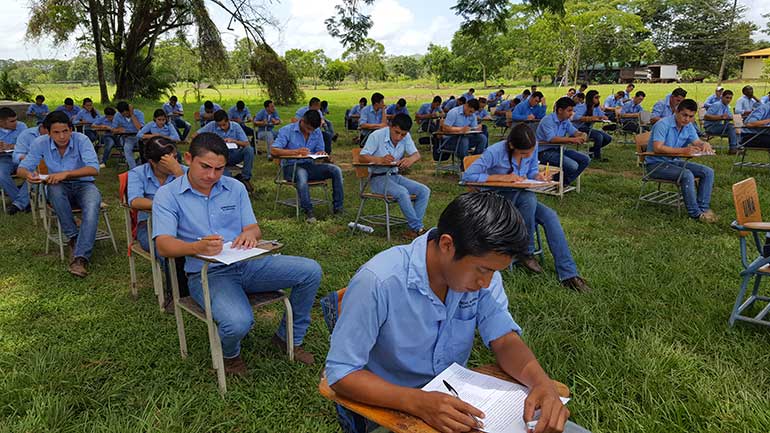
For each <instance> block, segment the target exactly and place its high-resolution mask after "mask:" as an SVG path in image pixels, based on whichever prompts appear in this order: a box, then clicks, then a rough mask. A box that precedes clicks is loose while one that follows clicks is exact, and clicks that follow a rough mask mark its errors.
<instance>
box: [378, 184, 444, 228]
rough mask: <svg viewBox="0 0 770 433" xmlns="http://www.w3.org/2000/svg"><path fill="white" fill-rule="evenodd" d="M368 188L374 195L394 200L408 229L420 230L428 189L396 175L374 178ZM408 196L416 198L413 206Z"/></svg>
mask: <svg viewBox="0 0 770 433" xmlns="http://www.w3.org/2000/svg"><path fill="white" fill-rule="evenodd" d="M370 186H371V189H372V192H373V193H375V194H383V195H384V194H388V195H392V196H393V197H395V198H396V201H398V206H399V207H400V208H401V212H402V213H403V214H404V217H406V221H407V225H408V226H409V228H410V229H412V230H414V231H419V230H420V229H422V227H423V225H422V218H423V216H424V215H425V208H426V207H427V205H428V198H430V189H428V187H426V186H425V185H423V184H421V183H419V182H415V181H413V180H410V179H407V178H405V177H403V176H401V175H397V174H396V175H392V176H377V177H374V178H372V181H371V184H370ZM410 194H415V195H416V196H417V200H416V201H415V203H414V204H412V199H411V198H410V197H409V195H410Z"/></svg>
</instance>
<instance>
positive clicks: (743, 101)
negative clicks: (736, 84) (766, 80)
mask: <svg viewBox="0 0 770 433" xmlns="http://www.w3.org/2000/svg"><path fill="white" fill-rule="evenodd" d="M741 92H742V93H743V96H741V97H740V98H738V100H737V101H736V102H735V114H740V115H741V116H743V118H744V119H745V118H747V117H749V114H751V112H752V111H754V109H755V108H757V107H759V105H760V102H759V99H757V97H756V96H754V88H753V87H751V86H743V89H741Z"/></svg>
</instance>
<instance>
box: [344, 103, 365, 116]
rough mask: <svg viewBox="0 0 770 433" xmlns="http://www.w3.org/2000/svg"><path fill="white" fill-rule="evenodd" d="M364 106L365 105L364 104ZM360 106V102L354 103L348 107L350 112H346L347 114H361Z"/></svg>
mask: <svg viewBox="0 0 770 433" xmlns="http://www.w3.org/2000/svg"><path fill="white" fill-rule="evenodd" d="M364 107H366V105H364ZM364 107H361V104H356V105H354V106H353V107H352V108H351V109H350V113H348V116H355V115H359V116H360V115H361V110H362V109H363V108H364Z"/></svg>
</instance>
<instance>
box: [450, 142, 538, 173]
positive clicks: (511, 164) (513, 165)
mask: <svg viewBox="0 0 770 433" xmlns="http://www.w3.org/2000/svg"><path fill="white" fill-rule="evenodd" d="M537 153H538V149H537V145H535V151H534V152H532V155H530V156H529V157H527V158H522V159H521V163H518V162H517V161H516V158H509V157H508V145H507V144H506V142H505V140H503V141H499V142H497V143H495V144H493V145H491V146H489V147H488V148H487V149H486V150H485V151H484V153H482V154H481V157H480V158H478V159H477V160H476V161H475V162H474V163H473V164H471V165H470V167H468V168H466V169H465V172H464V173H463V181H465V182H486V181H487V179H489V175H490V174H515V175H517V176H524V177H526V178H527V179H535V178H536V177H537V173H538V169H537V167H538V159H537Z"/></svg>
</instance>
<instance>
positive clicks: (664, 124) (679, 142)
mask: <svg viewBox="0 0 770 433" xmlns="http://www.w3.org/2000/svg"><path fill="white" fill-rule="evenodd" d="M696 140H698V131H697V130H696V129H695V126H694V125H693V124H692V122H691V123H688V124H687V125H685V126H684V127H682V129H679V128H678V127H677V126H676V117H674V116H668V117H664V118H663V119H661V120H659V121H657V122H655V124H654V125H652V133H651V134H650V141H649V142H647V151H648V152H653V151H654V147H653V144H652V143H653V142H655V141H662V142H663V144H665V145H666V146H668V147H674V148H684V147H687V146H689V145H690V143H692V142H694V141H696ZM675 159H678V158H671V157H666V156H648V157H646V158H644V163H645V164H657V163H661V162H668V161H671V160H675Z"/></svg>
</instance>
